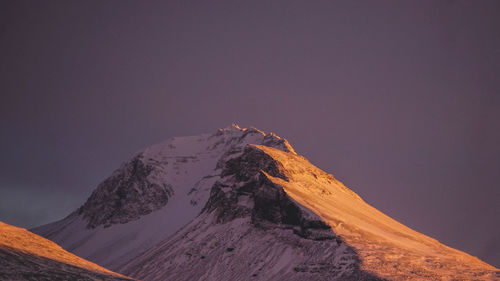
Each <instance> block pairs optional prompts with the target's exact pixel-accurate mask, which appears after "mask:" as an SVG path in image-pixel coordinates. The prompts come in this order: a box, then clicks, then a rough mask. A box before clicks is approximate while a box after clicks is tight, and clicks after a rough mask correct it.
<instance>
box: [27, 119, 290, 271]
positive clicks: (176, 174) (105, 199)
mask: <svg viewBox="0 0 500 281" xmlns="http://www.w3.org/2000/svg"><path fill="white" fill-rule="evenodd" d="M248 144H262V145H266V146H270V147H275V148H278V149H281V150H283V151H287V152H290V153H294V152H293V149H292V147H291V146H290V145H289V144H288V142H287V141H286V140H285V139H282V138H280V137H278V136H276V135H274V134H272V133H270V134H265V133H264V132H261V131H259V130H257V129H255V128H250V129H241V128H239V127H238V126H237V125H233V126H230V127H228V128H224V129H219V130H218V131H217V132H216V133H214V134H203V135H200V136H192V137H175V138H171V139H169V140H167V141H165V142H164V143H160V144H157V145H154V146H151V147H149V148H147V149H145V150H143V151H141V152H139V153H137V154H136V155H134V156H133V157H132V158H131V159H130V160H129V161H127V162H125V163H124V164H123V165H122V166H121V167H120V168H119V169H118V170H116V171H115V172H114V173H113V174H112V175H111V176H110V177H109V178H108V179H106V180H105V181H104V182H103V183H101V184H100V185H99V186H98V187H97V189H96V190H95V191H94V192H93V193H92V195H91V196H90V197H89V199H88V200H87V202H85V204H84V205H83V206H82V207H80V208H79V209H78V210H76V211H75V212H73V213H72V214H70V215H69V216H68V217H66V218H65V219H63V220H61V221H58V222H55V223H51V224H48V225H45V226H41V227H38V228H35V229H33V230H32V231H33V232H35V233H38V234H40V235H42V236H44V237H47V238H49V239H51V240H52V241H55V242H56V243H58V244H60V245H61V246H63V247H64V248H65V249H66V250H68V251H71V252H72V253H75V254H77V255H79V256H81V257H83V258H86V259H89V260H91V261H93V262H95V263H98V264H100V265H102V266H105V267H106V268H110V269H116V268H118V267H119V266H121V265H123V264H124V263H126V262H128V261H129V260H130V259H132V258H133V257H135V256H137V255H138V254H140V253H142V252H143V251H145V250H147V249H148V248H150V247H152V246H154V245H155V244H157V243H158V242H160V241H162V240H163V239H165V238H167V237H169V236H171V235H172V234H174V233H175V232H176V231H177V230H179V229H180V228H181V227H182V226H184V225H186V224H187V223H189V222H190V221H192V220H193V219H194V218H195V217H196V216H198V215H199V214H200V212H201V210H202V208H203V207H204V206H205V203H206V202H207V200H208V197H209V195H210V190H211V188H212V185H213V184H214V183H215V182H217V181H218V180H220V168H217V165H218V163H223V162H224V161H223V159H225V160H229V159H231V157H233V155H235V154H237V153H239V152H241V151H243V149H244V148H245V147H246V146H247V145H248Z"/></svg>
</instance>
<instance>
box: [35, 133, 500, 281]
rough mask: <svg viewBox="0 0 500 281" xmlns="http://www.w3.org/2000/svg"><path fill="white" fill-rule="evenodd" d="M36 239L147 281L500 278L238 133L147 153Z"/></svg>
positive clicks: (266, 137) (272, 140)
mask: <svg viewBox="0 0 500 281" xmlns="http://www.w3.org/2000/svg"><path fill="white" fill-rule="evenodd" d="M33 231H34V232H36V233H38V234H40V235H42V236H45V237H47V238H49V239H51V240H53V241H55V242H57V243H58V244H60V245H62V246H63V247H64V248H65V249H66V250H69V251H71V252H73V253H75V254H77V255H79V256H81V257H84V258H86V259H89V260H91V261H93V262H95V263H98V264H100V265H102V266H105V267H109V268H110V269H113V270H115V271H118V272H121V273H124V274H126V275H128V276H132V277H134V278H138V279H143V280H408V279H410V280H455V279H456V280H496V279H498V278H500V272H499V271H498V269H496V268H495V267H493V266H490V265H488V264H486V263H484V262H482V261H481V260H479V259H477V258H475V257H472V256H470V255H468V254H466V253H463V252H461V251H458V250H455V249H452V248H449V247H447V246H445V245H443V244H440V243H439V242H438V241H436V240H434V239H432V238H430V237H427V236H425V235H423V234H420V233H418V232H416V231H414V230H412V229H410V228H408V227H406V226H404V225H402V224H400V223H398V222H396V221H395V220H393V219H391V218H389V217H388V216H386V215H384V214H383V213H381V212H380V211H378V210H376V209H375V208H373V207H372V206H370V205H368V204H367V203H365V202H364V201H363V200H362V199H361V198H360V197H359V196H358V195H356V194H355V193H354V192H353V191H351V190H350V189H348V188H347V187H345V186H344V185H343V184H342V183H341V182H340V181H338V180H337V179H335V177H333V176H332V175H330V174H328V173H326V172H324V171H322V170H320V169H319V168H317V167H315V166H314V165H312V164H311V163H310V162H309V161H308V160H307V159H306V158H304V157H303V156H300V155H298V154H297V153H296V152H295V151H294V150H293V148H292V147H291V145H290V144H289V143H288V141H287V140H285V139H283V138H280V137H278V136H277V135H275V134H273V133H264V132H262V131H260V130H258V129H255V128H249V129H245V128H240V127H239V126H237V125H232V126H230V127H228V128H224V129H219V130H218V131H217V132H215V133H214V134H203V135H200V136H192V137H175V138H171V139H169V140H167V141H166V142H164V143H160V144H157V145H154V146H151V147H149V148H147V149H145V150H143V151H141V152H139V153H137V154H136V155H134V156H133V157H132V158H131V159H130V160H129V161H127V162H125V163H124V164H122V166H121V167H120V168H119V169H117V170H116V171H115V172H114V173H113V174H112V175H111V176H110V177H109V178H107V179H106V180H105V181H103V182H102V183H101V184H100V185H99V186H98V187H97V188H96V189H95V190H94V192H93V193H92V195H91V196H90V197H89V198H88V200H87V201H86V202H85V204H83V206H82V207H80V208H79V209H78V210H76V211H74V212H73V213H71V214H70V215H69V216H68V217H66V218H65V219H63V220H61V221H57V222H54V223H51V224H48V225H44V226H41V227H38V228H35V229H33Z"/></svg>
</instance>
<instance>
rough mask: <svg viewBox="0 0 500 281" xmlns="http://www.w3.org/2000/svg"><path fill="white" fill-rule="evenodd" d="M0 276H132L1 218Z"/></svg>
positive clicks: (43, 278)
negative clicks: (114, 270) (95, 261)
mask: <svg viewBox="0 0 500 281" xmlns="http://www.w3.org/2000/svg"><path fill="white" fill-rule="evenodd" d="M0 280H110V281H111V280H133V279H130V278H127V277H125V276H123V275H120V274H117V273H115V272H112V271H109V270H107V269H105V268H102V267H100V266H98V265H97V264H94V263H92V262H89V261H86V260H84V259H82V258H79V257H77V256H75V255H73V254H71V253H68V252H66V251H65V250H63V249H62V248H61V247H60V246H58V245H57V244H55V243H54V242H51V241H49V240H47V239H45V238H42V237H40V236H38V235H36V234H33V233H31V232H29V231H27V230H26V229H23V228H19V227H15V226H12V225H8V224H5V223H3V222H0Z"/></svg>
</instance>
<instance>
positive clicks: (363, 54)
mask: <svg viewBox="0 0 500 281" xmlns="http://www.w3.org/2000/svg"><path fill="white" fill-rule="evenodd" d="M499 13H500V2H498V1H412V2H410V1H193V2H189V3H188V2H187V1H158V2H155V1H148V2H143V1H2V2H1V3H0V95H1V96H0V129H1V138H0V153H1V154H0V155H1V157H0V220H2V221H5V222H7V223H11V224H15V225H19V226H23V227H32V226H36V225H40V224H44V223H47V222H50V221H54V220H57V219H60V218H62V217H64V216H66V215H68V214H69V213H70V212H71V211H73V210H75V209H76V208H77V207H79V206H80V205H81V204H82V203H83V202H84V201H85V200H86V198H87V197H88V196H89V195H90V193H91V192H92V190H93V189H94V188H95V187H96V186H97V185H98V184H99V182H101V181H102V180H103V179H105V178H106V177H107V176H108V175H110V174H111V172H112V171H113V170H114V169H116V168H118V167H119V165H120V163H121V162H123V161H125V160H127V159H128V158H129V157H130V156H131V155H132V154H133V153H134V152H136V151H138V150H140V149H142V148H144V147H146V146H149V145H151V144H154V143H157V142H160V141H162V140H164V139H166V138H169V137H173V136H182V135H195V134H200V133H206V132H215V131H216V130H217V128H220V127H226V126H228V125H230V124H231V123H232V122H237V123H238V124H240V126H242V127H247V126H255V127H257V128H259V129H261V130H264V131H273V132H275V133H277V134H278V135H280V136H282V137H285V138H287V139H288V140H289V141H290V143H291V144H292V146H293V147H294V148H295V150H296V151H297V152H298V153H300V154H302V155H304V156H306V157H307V158H308V159H309V160H310V161H311V162H312V163H313V164H316V165H317V166H318V167H320V168H322V169H323V170H325V171H327V172H330V173H332V174H334V175H335V176H336V177H337V178H339V179H340V180H342V181H343V182H344V183H345V184H346V185H347V186H348V187H350V188H351V189H353V190H354V191H355V192H357V193H358V194H360V195H361V196H362V197H363V198H364V199H365V200H366V201H367V202H369V203H370V204H372V205H374V206H375V207H376V208H378V209H380V210H381V211H383V212H385V213H387V214H388V215H389V216H391V217H393V218H395V219H397V220H399V221H401V222H402V223H404V224H406V225H408V226H410V227H412V228H414V229H416V230H418V231H420V232H423V233H425V234H427V235H430V236H432V237H434V238H436V239H438V240H439V241H441V242H443V243H445V244H447V245H449V246H452V247H455V248H458V249H461V250H464V251H466V252H468V253H470V254H472V255H476V256H479V257H480V258H481V259H483V260H485V261H487V262H489V263H491V264H494V265H496V266H497V267H498V266H500V243H499V241H500V224H499V223H498V221H499V218H500V212H499V207H498V205H499V202H500V186H499V182H500V78H499V77H500V17H499V16H498V15H499Z"/></svg>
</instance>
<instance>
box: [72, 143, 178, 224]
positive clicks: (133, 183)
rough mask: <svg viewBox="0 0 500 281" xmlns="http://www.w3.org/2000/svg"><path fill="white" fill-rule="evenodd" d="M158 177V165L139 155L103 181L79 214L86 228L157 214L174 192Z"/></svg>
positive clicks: (80, 209)
mask: <svg viewBox="0 0 500 281" xmlns="http://www.w3.org/2000/svg"><path fill="white" fill-rule="evenodd" d="M158 175H161V168H160V167H159V165H157V163H155V162H154V161H147V159H144V155H143V154H141V153H140V154H138V155H136V156H135V157H133V158H132V159H131V160H130V161H129V162H127V163H125V164H124V165H123V166H122V167H121V168H120V169H118V170H117V171H115V172H114V173H113V175H111V176H110V177H109V178H107V179H106V180H105V181H104V182H102V183H101V184H100V185H99V186H98V187H97V189H96V190H95V191H94V192H92V195H91V196H90V197H89V199H88V200H87V202H85V204H84V205H83V206H82V207H81V208H79V209H78V214H79V215H82V216H83V218H84V219H85V220H87V221H88V224H87V227H88V228H96V227H97V226H101V225H102V226H104V227H109V226H111V225H113V224H117V223H121V224H124V223H127V222H129V221H132V220H137V219H139V218H140V217H141V216H144V215H147V214H149V213H151V212H153V211H156V210H158V209H160V208H162V207H163V206H165V205H166V204H167V202H168V199H169V198H170V197H171V196H172V195H173V193H174V191H173V189H172V186H171V185H170V184H168V183H166V182H163V181H162V180H161V177H159V176H158Z"/></svg>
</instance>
